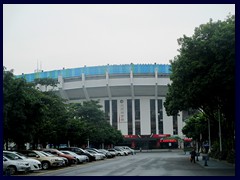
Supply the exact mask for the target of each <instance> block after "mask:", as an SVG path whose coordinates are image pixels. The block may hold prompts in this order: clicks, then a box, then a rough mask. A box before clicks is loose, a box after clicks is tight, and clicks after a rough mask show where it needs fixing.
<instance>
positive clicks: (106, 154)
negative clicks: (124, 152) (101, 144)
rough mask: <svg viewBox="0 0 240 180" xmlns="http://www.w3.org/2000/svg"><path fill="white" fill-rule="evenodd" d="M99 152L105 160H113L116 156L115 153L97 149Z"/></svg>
mask: <svg viewBox="0 0 240 180" xmlns="http://www.w3.org/2000/svg"><path fill="white" fill-rule="evenodd" d="M98 151H99V152H102V153H103V154H104V155H105V156H106V157H107V158H113V157H115V156H116V154H115V153H111V152H109V151H108V150H106V149H98Z"/></svg>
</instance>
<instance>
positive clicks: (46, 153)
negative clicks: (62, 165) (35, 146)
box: [41, 151, 54, 157]
mask: <svg viewBox="0 0 240 180" xmlns="http://www.w3.org/2000/svg"><path fill="white" fill-rule="evenodd" d="M41 153H43V154H44V155H46V156H51V157H53V156H54V155H52V154H50V153H48V152H44V151H41Z"/></svg>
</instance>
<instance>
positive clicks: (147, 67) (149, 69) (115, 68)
mask: <svg viewBox="0 0 240 180" xmlns="http://www.w3.org/2000/svg"><path fill="white" fill-rule="evenodd" d="M156 68H157V71H158V73H159V74H170V73H171V66H170V65H168V64H123V65H106V66H91V67H87V66H85V67H79V68H70V69H61V70H53V71H46V72H44V71H42V72H35V73H31V74H22V75H17V76H16V77H17V78H25V79H26V80H27V82H32V81H34V79H37V78H53V79H57V78H58V76H62V77H63V78H72V77H79V76H82V73H84V74H85V76H98V75H105V74H106V72H108V74H109V75H111V74H119V75H121V74H129V73H130V71H131V69H132V70H133V74H153V73H155V69H156Z"/></svg>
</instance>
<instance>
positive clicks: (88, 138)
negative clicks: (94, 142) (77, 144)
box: [87, 138, 89, 148]
mask: <svg viewBox="0 0 240 180" xmlns="http://www.w3.org/2000/svg"><path fill="white" fill-rule="evenodd" d="M87 147H88V148H89V138H87Z"/></svg>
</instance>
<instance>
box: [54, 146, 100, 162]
mask: <svg viewBox="0 0 240 180" xmlns="http://www.w3.org/2000/svg"><path fill="white" fill-rule="evenodd" d="M59 150H67V151H72V152H75V153H76V154H79V155H86V156H87V157H88V158H89V162H91V161H95V160H96V159H95V156H94V155H92V154H90V153H89V152H87V151H85V150H83V149H82V148H79V147H64V148H59Z"/></svg>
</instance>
